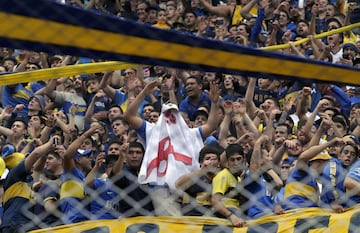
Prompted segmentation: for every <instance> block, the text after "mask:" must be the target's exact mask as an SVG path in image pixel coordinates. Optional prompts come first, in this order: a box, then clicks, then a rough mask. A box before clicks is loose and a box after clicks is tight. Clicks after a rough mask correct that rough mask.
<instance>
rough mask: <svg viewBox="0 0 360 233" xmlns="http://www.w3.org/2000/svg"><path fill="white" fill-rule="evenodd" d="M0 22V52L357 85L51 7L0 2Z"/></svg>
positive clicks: (310, 66)
mask: <svg viewBox="0 0 360 233" xmlns="http://www.w3.org/2000/svg"><path fill="white" fill-rule="evenodd" d="M0 21H1V22H4V23H3V24H2V26H1V27H0V46H2V47H12V48H22V49H27V50H34V51H43V52H49V53H56V54H69V55H74V56H83V57H91V58H94V59H99V60H110V61H123V62H129V63H136V64H148V65H164V66H170V67H175V68H184V69H195V70H206V71H214V72H221V73H234V74H249V75H253V76H259V75H262V76H264V75H265V76H266V75H267V76H269V77H271V78H286V79H292V78H295V79H307V80H314V81H315V80H316V81H323V82H332V83H350V84H354V85H358V84H359V83H360V82H359V81H360V75H359V70H357V69H354V68H349V67H346V66H342V65H334V64H329V63H326V62H322V61H317V60H310V59H305V58H300V57H294V56H285V55H283V54H281V53H278V52H269V51H263V50H259V49H252V48H248V47H244V46H240V45H235V44H232V43H226V42H222V41H216V40H212V39H206V38H199V37H195V36H190V35H184V34H181V33H179V32H177V31H172V30H161V29H158V28H154V27H151V26H148V25H144V24H140V23H137V22H134V21H130V20H125V19H119V18H118V17H116V16H109V15H102V14H100V13H97V12H94V11H86V10H83V9H80V8H75V7H72V6H68V5H62V4H58V3H56V2H55V1H49V0H23V1H0ZM5 22H6V23H5ZM0 85H1V79H0Z"/></svg>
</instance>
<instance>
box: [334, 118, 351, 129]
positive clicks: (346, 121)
mask: <svg viewBox="0 0 360 233" xmlns="http://www.w3.org/2000/svg"><path fill="white" fill-rule="evenodd" d="M332 121H333V122H334V123H340V124H342V125H343V126H344V128H345V130H346V132H348V131H349V127H350V121H349V119H348V118H346V117H345V116H344V115H342V114H337V115H334V116H333V117H332Z"/></svg>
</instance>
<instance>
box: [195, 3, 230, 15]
mask: <svg viewBox="0 0 360 233" xmlns="http://www.w3.org/2000/svg"><path fill="white" fill-rule="evenodd" d="M200 3H201V5H202V6H203V7H204V8H205V9H206V10H208V11H209V12H210V13H212V14H215V15H219V16H223V17H228V18H229V17H231V15H232V13H233V11H234V7H233V6H227V5H226V6H224V5H220V6H213V5H212V4H211V3H210V2H209V1H207V0H200Z"/></svg>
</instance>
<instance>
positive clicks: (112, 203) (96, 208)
mask: <svg viewBox="0 0 360 233" xmlns="http://www.w3.org/2000/svg"><path fill="white" fill-rule="evenodd" d="M91 188H92V189H93V190H94V191H95V193H96V194H97V195H98V196H97V197H95V198H94V199H92V201H91V204H90V209H91V213H92V215H93V219H117V218H118V215H119V214H118V213H117V211H116V210H117V209H118V203H119V199H118V196H119V195H118V193H117V192H116V191H115V187H114V185H113V183H112V181H111V180H109V179H107V180H104V179H100V178H97V179H95V180H94V184H93V187H91Z"/></svg>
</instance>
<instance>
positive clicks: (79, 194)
mask: <svg viewBox="0 0 360 233" xmlns="http://www.w3.org/2000/svg"><path fill="white" fill-rule="evenodd" d="M61 178H62V184H61V188H60V204H61V212H62V213H63V222H64V224H70V223H76V222H82V221H85V220H88V217H87V216H86V213H87V206H86V205H85V204H84V203H83V201H84V199H85V187H84V179H85V177H84V174H83V173H82V172H81V171H80V170H79V169H77V168H74V169H72V170H71V171H69V172H64V173H63V174H62V177H61Z"/></svg>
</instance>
